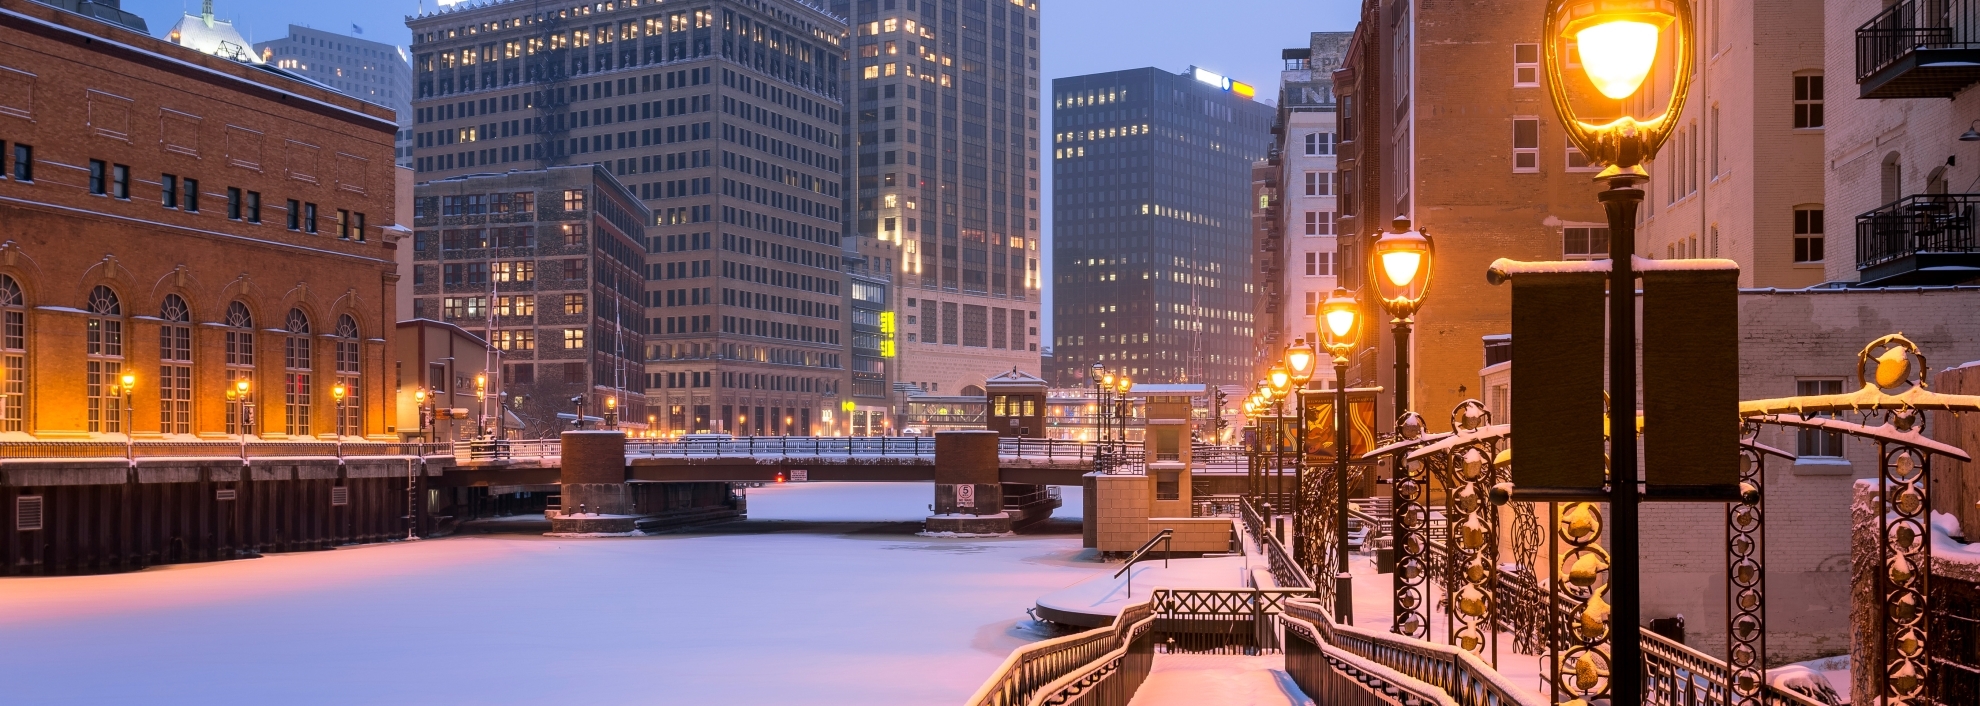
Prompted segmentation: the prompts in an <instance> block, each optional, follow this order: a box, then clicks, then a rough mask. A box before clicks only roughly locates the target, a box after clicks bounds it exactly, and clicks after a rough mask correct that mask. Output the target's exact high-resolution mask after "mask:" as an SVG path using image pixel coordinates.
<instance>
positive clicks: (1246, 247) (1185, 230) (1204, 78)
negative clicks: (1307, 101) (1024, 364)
mask: <svg viewBox="0 0 1980 706" xmlns="http://www.w3.org/2000/svg"><path fill="white" fill-rule="evenodd" d="M1253 90H1254V89H1252V87H1251V86H1249V85H1246V84H1244V83H1242V82H1238V81H1233V80H1230V79H1227V78H1224V77H1222V76H1219V75H1217V74H1214V73H1212V72H1210V71H1207V70H1203V69H1195V68H1192V69H1191V70H1189V71H1185V72H1183V73H1180V74H1172V73H1169V72H1167V71H1163V70H1161V69H1156V68H1152V67H1151V68H1142V69H1131V70H1127V71H1114V72H1109V73H1101V74H1091V75H1087V76H1075V77H1072V78H1062V79H1055V80H1053V82H1052V129H1053V130H1054V131H1055V133H1056V134H1054V135H1053V140H1052V144H1053V161H1052V168H1053V175H1054V177H1053V214H1052V230H1053V233H1054V237H1055V240H1054V244H1053V246H1052V256H1053V257H1054V258H1055V260H1054V267H1053V271H1054V275H1053V277H1054V281H1053V283H1052V287H1053V295H1054V304H1053V306H1054V310H1053V326H1054V329H1053V336H1052V337H1053V352H1054V357H1053V359H1054V362H1055V364H1056V365H1057V366H1058V368H1059V370H1058V371H1055V373H1054V375H1053V376H1052V378H1053V379H1055V380H1060V381H1061V382H1070V381H1074V380H1080V379H1082V376H1084V375H1085V374H1086V371H1088V370H1090V369H1091V368H1092V366H1093V364H1094V363H1100V364H1102V365H1105V366H1107V367H1108V368H1112V369H1115V370H1123V371H1126V373H1127V374H1128V375H1129V376H1131V377H1132V378H1133V379H1134V380H1135V381H1137V382H1170V383H1180V382H1188V383H1208V384H1215V385H1222V384H1243V383H1246V382H1247V381H1248V378H1249V377H1250V375H1251V372H1252V371H1251V365H1252V363H1253V350H1252V338H1253V334H1254V332H1255V330H1256V327H1257V322H1256V320H1255V316H1254V313H1253V311H1252V297H1253V295H1254V291H1253V290H1254V285H1253V283H1252V281H1251V279H1252V252H1253V243H1252V232H1251V227H1252V224H1251V215H1252V211H1253V209H1254V204H1253V203H1252V202H1251V196H1252V192H1251V181H1252V179H1251V170H1252V164H1253V163H1254V162H1256V161H1258V160H1262V159H1264V158H1265V157H1266V153H1267V151H1268V150H1269V149H1270V148H1271V146H1272V135H1271V132H1270V130H1271V126H1272V121H1273V111H1272V107H1271V106H1268V105H1265V104H1262V103H1258V102H1256V101H1254V100H1252V93H1253Z"/></svg>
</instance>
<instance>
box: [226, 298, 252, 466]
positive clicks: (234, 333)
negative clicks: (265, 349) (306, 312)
mask: <svg viewBox="0 0 1980 706" xmlns="http://www.w3.org/2000/svg"><path fill="white" fill-rule="evenodd" d="M226 324H227V387H228V389H233V387H234V381H236V380H242V379H245V380H248V381H249V384H250V385H252V384H253V380H254V314H252V313H249V312H248V308H247V305H246V304H242V303H240V302H233V303H230V304H228V305H227V321H226ZM255 392H259V390H255V389H253V388H249V390H248V394H249V395H253V394H254V393H255ZM241 403H242V400H238V399H229V400H227V433H229V434H242V433H253V432H254V430H253V429H252V428H251V427H253V426H254V424H253V422H254V420H253V419H252V418H249V419H248V420H246V421H247V422H248V424H247V427H249V428H246V429H244V428H243V427H242V424H241V421H242V419H241Z"/></svg>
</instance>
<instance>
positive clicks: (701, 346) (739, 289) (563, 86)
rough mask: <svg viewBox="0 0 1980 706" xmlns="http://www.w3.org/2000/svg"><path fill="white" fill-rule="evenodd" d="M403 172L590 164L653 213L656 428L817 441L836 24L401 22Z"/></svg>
mask: <svg viewBox="0 0 1980 706" xmlns="http://www.w3.org/2000/svg"><path fill="white" fill-rule="evenodd" d="M407 24H408V26H409V27H410V28H411V29H412V32H413V68H414V93H415V98H414V100H413V112H414V117H415V120H416V123H417V124H416V126H415V129H414V140H415V148H414V156H415V158H414V162H415V168H416V169H417V170H418V171H419V175H420V176H419V178H420V179H422V180H432V179H441V178H446V177H452V176H458V175H461V174H469V173H475V172H494V171H503V170H508V169H539V168H544V167H550V166H557V165H566V164H591V163H595V164H599V165H602V166H604V167H605V168H606V169H607V170H608V171H610V172H611V173H612V174H614V175H616V176H617V178H618V179H619V180H620V181H622V182H624V183H625V184H626V185H627V187H628V189H629V190H630V191H632V192H633V193H635V194H636V195H637V196H638V197H639V198H640V199H641V200H642V201H644V202H645V204H646V206H647V207H648V208H649V209H650V210H651V211H652V213H653V221H652V222H651V223H649V224H648V227H647V228H646V236H647V237H646V239H645V242H644V243H642V245H643V246H644V250H645V251H644V252H643V253H641V256H642V258H643V259H644V262H645V267H646V270H647V272H646V274H647V282H648V286H647V288H646V291H645V293H644V294H645V302H644V303H645V304H646V305H647V306H648V308H649V310H648V313H647V318H646V322H645V327H646V329H645V334H646V335H645V339H646V351H645V354H646V355H645V358H646V362H645V368H646V370H645V372H646V388H647V389H646V392H647V395H648V397H649V400H650V403H651V404H652V405H654V406H655V407H656V408H657V409H656V411H655V412H654V414H655V416H656V419H655V420H654V422H655V424H656V425H657V426H659V427H660V429H661V430H662V431H663V432H684V431H686V432H693V431H726V432H732V433H750V434H777V433H792V434H801V433H830V431H832V430H831V429H827V428H824V427H821V426H818V423H819V422H821V421H823V416H824V415H823V412H824V411H825V410H835V409H837V408H838V402H839V398H840V390H841V388H842V384H841V383H842V382H843V380H844V378H845V365H846V360H845V356H844V351H845V350H846V346H847V339H848V336H847V335H846V316H845V313H844V309H845V298H846V296H847V289H848V288H847V287H846V286H845V282H846V275H845V272H844V270H843V268H842V260H843V257H842V254H843V253H842V250H841V247H842V242H843V241H842V232H841V231H842V226H841V223H842V219H843V211H844V208H843V201H842V199H843V190H842V185H843V177H842V174H843V173H844V168H845V158H846V155H845V148H844V145H845V141H844V137H843V128H842V127H841V126H842V124H843V123H842V120H843V118H844V115H843V111H844V105H843V104H842V102H841V99H840V94H841V89H840V86H841V83H840V81H841V73H840V71H841V67H840V55H841V53H842V52H843V51H845V43H846V40H847V31H848V28H847V25H846V21H845V19H844V18H841V17H838V16H835V15H833V14H831V13H829V12H826V11H824V10H823V9H821V8H819V7H816V6H814V5H811V4H808V3H806V2H804V1H803V0H712V1H710V2H703V3H695V4H684V3H673V2H669V3H664V4H663V3H660V2H655V1H653V0H621V1H620V2H617V3H607V4H593V5H583V6H572V5H570V4H568V3H551V2H543V1H540V0H516V1H513V2H500V3H491V4H485V5H476V6H473V7H466V6H460V7H458V9H450V10H446V11H442V12H438V13H434V14H429V15H422V16H420V17H417V18H414V19H413V20H411V21H409V22H408V23H407Z"/></svg>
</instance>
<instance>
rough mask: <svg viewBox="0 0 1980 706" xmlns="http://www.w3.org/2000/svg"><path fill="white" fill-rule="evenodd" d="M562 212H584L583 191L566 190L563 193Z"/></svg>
mask: <svg viewBox="0 0 1980 706" xmlns="http://www.w3.org/2000/svg"><path fill="white" fill-rule="evenodd" d="M564 210H565V211H582V210H584V190H583V189H567V190H565V191H564Z"/></svg>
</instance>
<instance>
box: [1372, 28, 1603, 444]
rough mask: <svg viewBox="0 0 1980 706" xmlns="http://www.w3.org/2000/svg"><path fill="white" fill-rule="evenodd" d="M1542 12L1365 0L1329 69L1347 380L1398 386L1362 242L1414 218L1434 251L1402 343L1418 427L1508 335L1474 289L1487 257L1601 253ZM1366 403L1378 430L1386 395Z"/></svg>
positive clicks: (1502, 319) (1493, 292) (1588, 182)
mask: <svg viewBox="0 0 1980 706" xmlns="http://www.w3.org/2000/svg"><path fill="white" fill-rule="evenodd" d="M1545 10H1546V3H1545V2H1543V1H1542V0H1494V1H1492V2H1486V3H1483V4H1473V5H1444V4H1436V5H1423V4H1411V3H1404V2H1397V1H1396V0H1368V1H1367V2H1364V3H1363V5H1362V13H1361V22H1360V23H1359V24H1358V25H1357V26H1356V27H1355V36H1354V39H1353V40H1351V42H1350V47H1349V50H1348V51H1347V52H1346V55H1347V56H1346V58H1345V59H1344V60H1343V68H1342V70H1341V71H1340V72H1336V74H1335V79H1334V82H1335V85H1336V90H1337V93H1338V94H1339V95H1340V101H1341V106H1340V108H1339V116H1340V128H1339V132H1340V140H1341V143H1340V145H1339V147H1338V150H1339V154H1338V155H1337V163H1338V164H1339V169H1340V172H1341V177H1340V178H1341V189H1340V191H1341V194H1340V196H1339V197H1338V198H1337V200H1338V202H1339V204H1340V212H1341V216H1340V219H1341V220H1340V233H1341V237H1340V242H1341V256H1340V263H1341V265H1342V273H1341V281H1342V282H1343V283H1344V285H1345V286H1347V287H1348V288H1349V289H1356V288H1360V289H1362V290H1364V291H1363V295H1362V297H1361V301H1362V302H1364V305H1365V307H1366V308H1365V319H1364V320H1365V321H1367V322H1370V325H1368V326H1366V327H1364V328H1363V329H1362V343H1363V346H1364V348H1363V352H1362V354H1361V355H1359V356H1358V357H1357V359H1356V364H1355V366H1354V367H1353V368H1352V369H1350V371H1349V380H1348V383H1349V384H1350V385H1364V384H1366V385H1393V384H1394V379H1395V378H1394V372H1393V370H1394V368H1393V366H1394V364H1395V357H1394V356H1395V350H1394V348H1395V346H1394V344H1393V342H1392V341H1393V339H1392V338H1391V337H1390V336H1389V327H1388V325H1387V324H1388V321H1389V316H1388V315H1387V313H1386V312H1380V311H1378V308H1379V307H1378V305H1377V304H1376V302H1375V298H1374V297H1372V296H1369V295H1368V293H1367V291H1366V290H1367V289H1368V288H1367V287H1364V286H1362V283H1363V282H1364V280H1365V275H1366V272H1365V271H1364V270H1365V268H1366V262H1365V261H1364V259H1365V258H1366V256H1367V255H1366V242H1367V240H1368V239H1369V238H1370V237H1372V236H1374V235H1375V234H1377V233H1379V232H1381V231H1384V230H1388V229H1390V227H1391V221H1392V219H1394V218H1395V217H1397V216H1406V217H1410V218H1412V219H1413V221H1414V225H1415V226H1417V227H1421V228H1427V229H1428V230H1429V231H1430V232H1431V234H1432V235H1433V236H1435V237H1436V244H1437V253H1436V259H1435V261H1434V263H1433V264H1432V270H1431V273H1430V289H1429V294H1428V295H1427V297H1426V298H1425V300H1424V305H1423V308H1422V310H1420V311H1419V312H1418V313H1417V314H1416V326H1415V334H1414V336H1413V338H1412V339H1411V346H1412V348H1413V351H1412V354H1411V358H1410V360H1411V368H1410V386H1411V388H1412V389H1411V391H1410V397H1409V399H1410V400H1411V404H1412V405H1413V406H1415V407H1416V408H1417V410H1416V411H1419V412H1421V413H1422V414H1423V415H1424V417H1425V418H1426V419H1441V418H1442V415H1444V414H1445V413H1446V412H1447V411H1449V410H1450V409H1451V408H1452V407H1454V406H1455V405H1457V403H1458V402H1460V401H1462V400H1464V399H1465V398H1467V397H1473V396H1476V395H1477V394H1478V391H1477V390H1476V389H1473V388H1475V387H1476V386H1477V384H1478V368H1479V364H1480V358H1479V342H1480V341H1481V340H1482V339H1483V337H1485V336H1489V335H1495V334H1504V333H1507V332H1509V331H1510V329H1511V326H1512V323H1511V311H1512V309H1511V297H1510V294H1509V293H1508V291H1507V288H1505V287H1493V286H1491V285H1490V284H1488V283H1486V281H1485V270H1486V268H1487V267H1488V266H1490V265H1491V263H1492V261H1493V260H1494V259H1497V258H1501V257H1505V258H1512V259H1515V260H1560V259H1579V258H1597V257H1606V256H1607V253H1608V219H1607V216H1605V215H1604V214H1603V211H1602V206H1601V204H1600V203H1599V202H1597V201H1596V200H1595V198H1596V192H1597V191H1598V189H1597V187H1596V184H1595V183H1594V181H1593V177H1594V176H1595V174H1596V172H1597V171H1598V168H1596V167H1591V166H1588V165H1587V164H1586V163H1585V161H1584V160H1581V159H1580V155H1579V153H1578V152H1577V151H1576V150H1575V149H1574V148H1573V146H1572V145H1570V144H1568V141H1567V133H1566V131H1565V130H1563V129H1562V128H1561V126H1560V121H1559V119H1558V118H1557V117H1555V115H1554V109H1553V105H1552V104H1551V102H1550V101H1549V99H1548V96H1547V89H1546V87H1545V86H1544V85H1543V82H1544V80H1545V75H1544V74H1545V72H1544V71H1542V70H1541V67H1540V64H1539V62H1540V52H1539V48H1540V47H1539V44H1538V42H1539V41H1540V34H1539V33H1540V18H1541V17H1542V16H1543V14H1544V12H1545ZM1486 18H1491V19H1489V20H1488V19H1486ZM1377 399H1378V400H1379V402H1378V405H1380V406H1379V409H1378V411H1377V414H1376V418H1377V419H1380V420H1384V421H1383V422H1382V423H1383V425H1385V426H1386V425H1387V424H1389V423H1390V420H1394V419H1395V416H1396V415H1395V414H1394V411H1393V410H1391V409H1389V407H1388V406H1389V405H1390V404H1391V402H1392V398H1391V397H1390V396H1389V395H1387V394H1384V395H1379V396H1377ZM1440 430H1441V429H1440Z"/></svg>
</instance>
